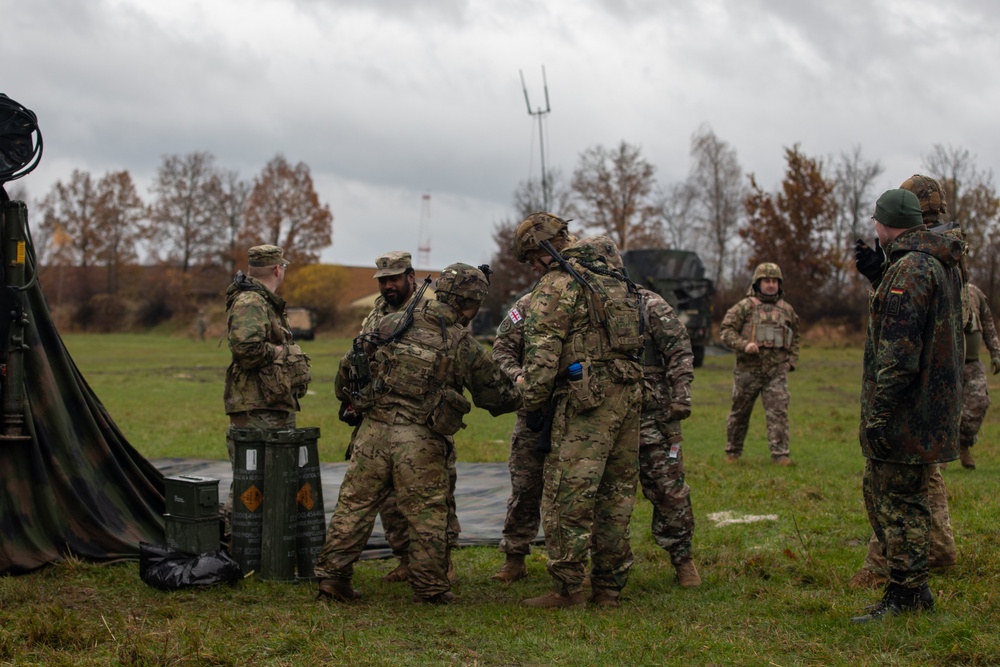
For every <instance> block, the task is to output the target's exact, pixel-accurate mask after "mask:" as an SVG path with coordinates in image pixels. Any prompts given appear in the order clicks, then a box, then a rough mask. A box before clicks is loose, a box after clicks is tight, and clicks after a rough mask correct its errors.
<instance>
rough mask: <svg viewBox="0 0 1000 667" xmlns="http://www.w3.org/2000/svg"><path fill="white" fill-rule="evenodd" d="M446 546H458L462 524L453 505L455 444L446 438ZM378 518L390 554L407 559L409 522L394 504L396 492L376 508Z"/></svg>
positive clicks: (403, 559) (455, 479) (455, 472)
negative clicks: (390, 550) (390, 551)
mask: <svg viewBox="0 0 1000 667" xmlns="http://www.w3.org/2000/svg"><path fill="white" fill-rule="evenodd" d="M448 441H449V442H448V458H447V464H448V546H449V547H452V548H454V547H456V546H458V536H459V533H461V532H462V525H461V524H460V523H459V522H458V514H457V512H456V507H455V485H456V484H457V483H458V472H457V471H456V470H455V461H456V458H457V457H456V456H455V445H454V443H453V442H452V441H451V438H448ZM378 515H379V518H380V519H381V520H382V529H383V530H384V531H385V541H386V542H388V543H389V548H390V549H392V555H393V556H395V557H396V558H398V559H400V560H401V561H404V562H406V561H408V560H409V558H410V557H409V552H410V524H409V523H408V522H407V521H406V517H405V516H403V513H402V512H401V511H399V506H398V505H397V504H396V494H395V493H390V494H389V497H388V498H386V499H385V502H383V503H382V507H380V508H379V510H378Z"/></svg>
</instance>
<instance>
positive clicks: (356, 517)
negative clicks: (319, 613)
mask: <svg viewBox="0 0 1000 667" xmlns="http://www.w3.org/2000/svg"><path fill="white" fill-rule="evenodd" d="M487 285H488V283H487V280H486V276H485V275H484V274H483V272H482V271H480V270H479V269H476V268H474V267H472V266H469V265H467V264H453V265H451V266H449V267H447V268H445V270H444V271H442V272H441V276H440V277H439V278H438V281H437V286H436V291H435V297H434V300H432V301H428V302H427V303H426V304H424V306H423V307H422V308H421V309H420V310H418V311H416V312H415V313H413V317H412V321H411V322H412V323H410V322H408V321H407V318H406V317H405V313H402V312H401V313H395V314H392V315H388V316H386V317H385V318H383V319H382V321H381V323H380V324H379V340H380V341H381V342H380V343H379V344H378V345H374V344H373V345H372V346H371V347H370V349H369V350H368V355H367V357H368V360H369V362H370V365H369V368H370V377H371V381H370V382H368V383H367V384H366V385H365V386H364V387H361V388H360V391H359V397H358V402H359V403H360V408H361V409H362V410H363V412H364V414H365V419H364V421H363V422H362V423H361V427H360V429H359V430H358V433H357V437H356V438H355V440H354V453H353V454H352V456H351V460H350V463H349V464H348V467H347V473H346V474H345V476H344V481H343V483H342V485H341V487H340V497H339V499H338V501H337V506H336V508H335V510H334V513H333V518H332V519H331V520H330V527H329V529H328V531H327V536H326V542H325V543H324V545H323V549H322V551H321V552H320V555H319V557H318V559H317V561H316V568H315V571H314V572H315V575H316V577H317V578H319V579H320V582H319V592H320V595H321V596H326V597H329V598H332V599H334V600H337V601H342V602H347V601H352V600H356V599H358V598H360V596H361V594H360V593H358V592H357V591H355V590H354V589H353V587H352V586H351V577H352V575H353V573H354V562H355V561H357V559H358V557H359V556H360V555H361V551H362V549H363V548H364V546H365V544H366V543H367V541H368V537H369V536H370V535H371V531H372V527H373V526H374V524H375V515H376V514H377V512H378V508H379V507H380V506H381V504H382V503H383V501H384V500H385V498H386V497H387V496H388V495H389V493H391V492H395V494H396V503H397V506H398V507H399V510H400V511H401V512H402V513H403V515H404V516H405V517H406V520H407V524H408V525H409V532H410V575H409V581H410V585H411V586H412V587H413V590H414V601H416V602H430V603H438V604H442V603H449V602H452V601H453V600H454V599H455V596H454V595H453V594H452V593H451V591H450V588H451V583H450V582H449V580H448V577H447V560H448V548H449V547H448V514H449V511H448V497H449V495H450V490H449V489H450V480H449V472H448V464H447V460H448V456H449V452H448V450H449V449H451V448H452V447H453V444H452V442H451V440H450V436H452V435H453V434H454V433H455V432H457V431H458V430H459V429H460V428H462V426H463V423H462V418H463V416H464V415H465V414H467V413H468V412H469V411H470V410H471V409H472V406H471V405H470V403H469V401H468V400H467V399H466V398H465V396H464V395H463V389H468V390H469V392H470V393H471V394H472V398H473V401H474V402H475V404H476V405H477V406H479V407H482V408H486V409H488V410H490V412H491V413H492V414H494V415H497V414H502V413H504V412H510V411H512V410H514V409H515V408H516V407H517V406H518V404H519V400H520V395H519V393H518V391H517V389H516V388H515V386H514V384H513V383H512V382H511V381H510V380H509V379H508V378H507V376H506V375H504V374H503V373H502V372H501V371H500V370H499V369H498V368H497V367H496V365H495V364H494V363H493V361H492V360H491V359H490V357H489V355H488V353H487V352H486V350H485V349H483V347H482V346H481V345H480V344H479V343H478V342H476V340H475V339H474V338H473V337H472V335H471V333H470V332H469V329H468V324H469V321H470V320H471V319H472V318H473V317H474V316H475V314H476V312H477V311H478V310H479V305H480V303H481V302H482V299H483V297H484V296H485V295H486V290H487ZM342 390H343V388H342V387H338V392H340V391H342Z"/></svg>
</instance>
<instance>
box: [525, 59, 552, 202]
mask: <svg viewBox="0 0 1000 667" xmlns="http://www.w3.org/2000/svg"><path fill="white" fill-rule="evenodd" d="M518 73H519V74H520V75H521V88H523V89H524V103H525V104H526V105H527V107H528V115H529V116H533V117H535V118H537V119H538V148H539V150H541V153H542V208H543V209H544V210H546V211H548V210H549V176H548V173H547V172H546V171H545V137H544V135H543V134H542V126H543V123H542V121H543V120H544V119H545V116H547V115H548V114H549V112H551V111H552V107H551V106H549V84H548V81H546V79H545V65H542V87H543V89H544V90H545V110H544V111H543V110H542V108H541V107H538V108H537V109H535V110H534V111H532V110H531V100H529V99H528V86H526V85H525V83H524V72H522V71H521V70H518Z"/></svg>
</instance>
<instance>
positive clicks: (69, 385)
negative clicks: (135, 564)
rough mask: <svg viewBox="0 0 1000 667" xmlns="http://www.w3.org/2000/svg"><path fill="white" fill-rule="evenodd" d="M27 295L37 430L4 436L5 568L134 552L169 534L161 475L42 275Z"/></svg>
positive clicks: (1, 516) (0, 563)
mask: <svg viewBox="0 0 1000 667" xmlns="http://www.w3.org/2000/svg"><path fill="white" fill-rule="evenodd" d="M29 270H31V269H29ZM22 294H23V296H24V307H25V314H26V315H27V317H28V320H29V324H28V325H27V326H26V327H25V336H24V338H25V344H26V345H27V346H28V348H27V349H26V350H25V351H24V376H25V383H24V384H25V393H26V395H27V404H28V412H29V413H30V418H28V419H26V430H27V431H28V432H29V434H30V435H31V436H32V438H31V440H30V441H9V440H8V441H0V479H2V480H3V484H2V485H0V535H2V536H3V537H2V541H0V573H22V572H28V571H30V570H33V569H36V568H38V567H41V566H43V565H45V564H47V563H51V562H52V561H55V560H57V559H59V558H61V557H64V556H68V555H73V556H75V557H78V558H82V559H84V560H88V561H108V560H115V559H120V558H131V559H137V558H138V557H139V542H140V541H144V542H152V543H162V542H163V541H164V532H163V518H162V514H163V511H164V500H163V476H162V475H161V474H160V473H159V472H158V471H157V470H156V468H155V467H154V466H152V465H151V464H150V463H149V462H148V461H146V460H145V459H144V458H143V457H142V456H141V455H140V454H139V453H138V452H136V450H135V449H134V448H133V447H132V446H131V445H130V444H129V443H128V442H127V441H126V440H125V437H124V436H123V435H122V433H121V431H119V430H118V427H117V426H116V425H115V423H114V421H113V420H112V419H111V417H110V415H108V413H107V411H106V410H105V409H104V406H103V405H101V402H100V401H99V400H98V399H97V397H96V396H95V395H94V392H93V391H92V390H91V388H90V387H89V386H88V385H87V382H86V381H85V380H84V379H83V376H82V375H80V371H79V370H78V369H77V367H76V365H75V364H74V363H73V360H72V359H71V358H70V356H69V353H68V352H67V351H66V348H65V347H64V346H63V342H62V340H61V338H60V337H59V333H58V332H57V331H56V328H55V326H54V325H53V323H52V319H51V317H50V315H49V310H48V307H47V305H46V303H45V298H44V297H43V296H42V292H41V289H40V288H39V287H38V285H37V283H35V284H34V285H32V286H31V287H29V288H28V289H27V290H26V291H25V292H23V293H22Z"/></svg>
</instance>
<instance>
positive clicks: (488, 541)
mask: <svg viewBox="0 0 1000 667" xmlns="http://www.w3.org/2000/svg"><path fill="white" fill-rule="evenodd" d="M152 463H153V465H155V466H156V467H157V468H159V470H160V472H162V473H163V475H164V476H166V477H173V476H175V475H191V476H195V477H207V478H211V479H217V480H219V496H220V497H224V496H225V495H226V493H227V492H228V491H229V484H230V482H231V481H232V479H233V470H232V466H230V464H229V461H215V460H198V459H154V460H153V461H152ZM457 471H458V482H457V484H456V486H455V504H456V506H457V508H458V509H457V511H458V521H459V523H461V524H462V533H461V535H459V546H474V545H495V544H499V543H500V537H501V535H502V533H503V520H504V516H505V515H506V513H507V497H508V496H509V495H510V473H509V472H508V470H507V464H506V463H459V464H458V465H457ZM345 472H347V464H346V463H339V462H338V463H321V464H320V477H321V478H322V483H323V509H324V511H325V512H326V519H327V524H328V525H329V522H330V516H331V515H332V514H333V508H334V506H335V505H336V504H337V496H338V495H339V494H340V485H341V483H342V482H343V481H344V473H345ZM539 539H541V532H539ZM391 555H392V551H391V550H390V549H389V544H388V542H386V540H385V533H384V532H383V530H382V524H381V523H380V522H378V521H376V522H375V529H374V530H373V531H372V535H371V537H370V538H369V540H368V544H367V545H366V546H365V550H364V552H363V553H362V555H361V557H362V558H387V557H389V556H391Z"/></svg>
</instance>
